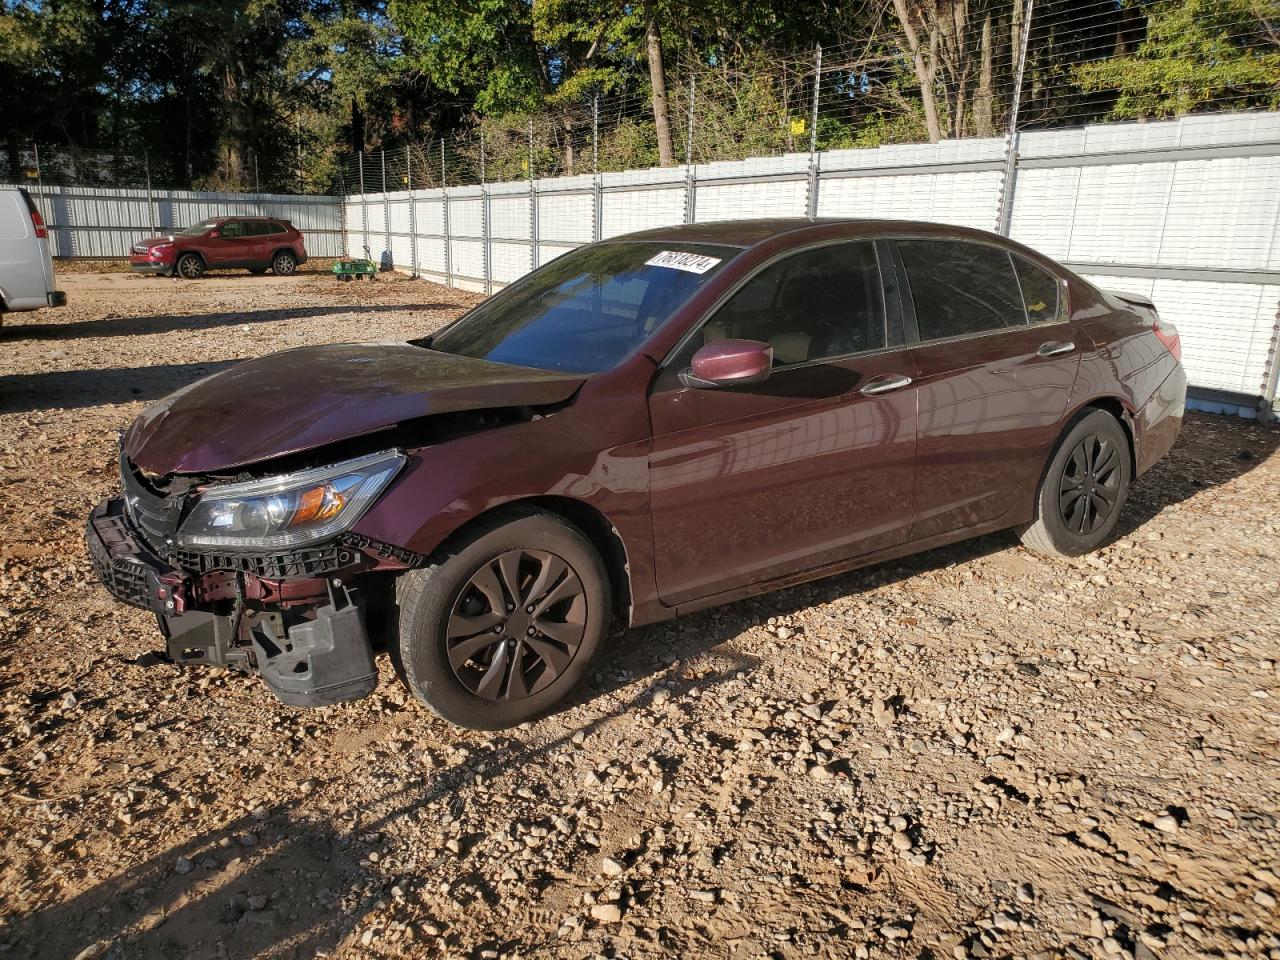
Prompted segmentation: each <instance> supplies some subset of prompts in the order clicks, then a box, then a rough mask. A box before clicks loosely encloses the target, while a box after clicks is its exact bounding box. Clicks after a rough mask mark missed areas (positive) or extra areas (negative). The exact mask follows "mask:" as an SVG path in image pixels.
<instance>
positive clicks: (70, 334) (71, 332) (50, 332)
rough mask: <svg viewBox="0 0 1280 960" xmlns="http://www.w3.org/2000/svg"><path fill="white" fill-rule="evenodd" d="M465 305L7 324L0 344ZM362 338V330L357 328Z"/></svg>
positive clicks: (389, 305)
mask: <svg viewBox="0 0 1280 960" xmlns="http://www.w3.org/2000/svg"><path fill="white" fill-rule="evenodd" d="M460 306H463V305H462V304H458V303H436V302H432V301H427V302H423V303H387V304H377V303H355V304H343V303H335V304H333V305H332V306H324V307H281V308H278V309H274V310H241V311H227V310H223V311H221V312H218V313H193V314H156V315H151V316H140V317H117V318H115V319H105V318H104V319H98V320H82V321H72V322H65V323H7V324H5V325H4V326H0V343H6V342H12V341H15V340H71V339H79V338H91V337H137V336H146V335H148V334H155V333H171V332H173V331H175V330H211V329H215V328H217V327H236V326H243V325H246V324H253V323H281V322H284V321H287V320H301V319H305V318H307V317H323V316H329V315H332V316H333V317H335V318H338V317H342V316H344V315H348V314H365V313H397V312H406V311H409V312H413V311H430V310H456V309H458V308H459V307H460ZM355 334H356V338H357V339H359V331H355Z"/></svg>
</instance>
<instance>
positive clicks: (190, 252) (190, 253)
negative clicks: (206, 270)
mask: <svg viewBox="0 0 1280 960" xmlns="http://www.w3.org/2000/svg"><path fill="white" fill-rule="evenodd" d="M183 257H195V258H196V259H197V260H199V261H200V262H201V263H203V264H205V265H206V266H208V263H209V261H208V260H206V259H205V258H204V254H203V253H201V252H200V251H199V250H183V251H182V252H181V253H180V254H178V260H181V259H182V258H183ZM178 260H175V261H173V262H174V263H177V262H178Z"/></svg>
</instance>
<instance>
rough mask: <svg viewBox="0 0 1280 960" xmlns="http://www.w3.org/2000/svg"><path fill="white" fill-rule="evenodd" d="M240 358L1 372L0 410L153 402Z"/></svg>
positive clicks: (0, 411)
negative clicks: (146, 365)
mask: <svg viewBox="0 0 1280 960" xmlns="http://www.w3.org/2000/svg"><path fill="white" fill-rule="evenodd" d="M240 362H241V361H240V360H221V361H215V362H211V363H161V364H156V365H155V366H153V367H118V368H117V367H106V368H101V369H92V370H55V371H51V372H49V373H14V374H8V375H5V376H0V414H8V413H33V412H35V411H37V410H48V409H54V408H61V409H70V408H79V407H96V406H99V405H102V404H118V403H133V402H135V401H140V400H156V399H158V398H160V397H164V396H167V395H168V394H170V393H173V391H175V390H177V389H178V388H179V387H184V386H186V385H187V384H189V383H194V382H195V381H196V380H199V379H200V378H201V377H207V376H209V375H210V374H212V373H217V372H218V371H219V370H225V369H226V368H227V367H231V366H234V365H235V364H237V363H240Z"/></svg>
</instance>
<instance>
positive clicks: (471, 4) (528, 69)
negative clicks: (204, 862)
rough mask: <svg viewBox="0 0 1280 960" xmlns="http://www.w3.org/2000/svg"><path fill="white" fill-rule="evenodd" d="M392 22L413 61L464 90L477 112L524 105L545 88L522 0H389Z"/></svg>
mask: <svg viewBox="0 0 1280 960" xmlns="http://www.w3.org/2000/svg"><path fill="white" fill-rule="evenodd" d="M387 11H388V13H389V14H390V17H391V20H392V22H393V23H394V24H395V25H396V27H397V29H399V30H400V32H401V33H402V34H403V35H404V37H405V38H406V39H407V40H408V41H409V42H410V43H411V44H412V48H411V51H410V52H409V53H408V54H407V56H408V58H409V59H410V61H411V62H412V64H413V66H414V67H415V68H416V69H417V70H419V71H421V72H422V73H423V74H424V75H425V76H426V77H427V78H428V79H429V80H430V81H431V82H432V83H433V84H435V85H436V86H438V87H440V88H441V89H442V90H446V91H448V92H449V93H453V94H466V95H467V96H468V97H469V98H470V99H472V100H473V101H474V104H475V108H476V109H477V110H479V111H480V112H481V113H509V112H518V111H522V110H529V109H532V108H533V107H535V106H536V105H537V104H538V102H539V99H540V98H539V94H540V93H541V92H542V91H543V90H544V89H545V88H546V86H547V81H546V77H545V74H544V68H543V66H542V64H541V63H540V61H539V59H538V51H537V50H536V49H535V46H534V42H533V22H532V16H531V10H530V6H529V4H528V3H526V2H525V0H461V2H460V0H391V2H390V3H389V5H388V8H387Z"/></svg>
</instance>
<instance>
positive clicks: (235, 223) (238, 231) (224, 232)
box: [218, 220, 246, 240]
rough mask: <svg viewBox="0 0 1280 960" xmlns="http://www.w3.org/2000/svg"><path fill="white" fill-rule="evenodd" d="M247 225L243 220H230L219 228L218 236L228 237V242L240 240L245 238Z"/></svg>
mask: <svg viewBox="0 0 1280 960" xmlns="http://www.w3.org/2000/svg"><path fill="white" fill-rule="evenodd" d="M244 227H245V223H244V221H243V220H228V221H227V222H226V223H224V224H223V225H222V226H221V227H219V228H218V234H219V235H220V236H223V237H226V238H227V239H228V240H238V239H239V238H240V237H243V236H245V234H246V231H245V228H244Z"/></svg>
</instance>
